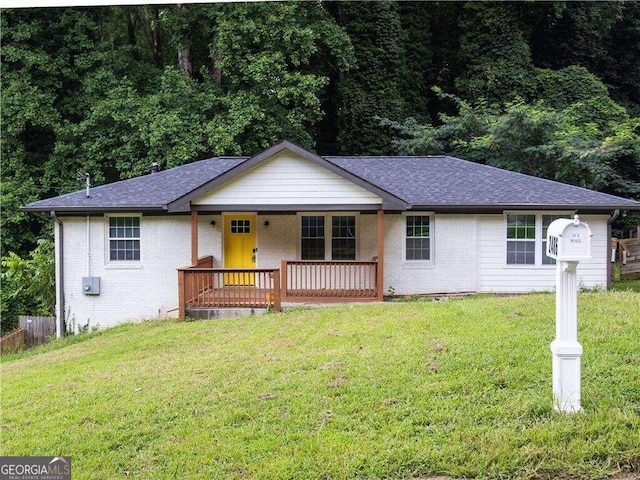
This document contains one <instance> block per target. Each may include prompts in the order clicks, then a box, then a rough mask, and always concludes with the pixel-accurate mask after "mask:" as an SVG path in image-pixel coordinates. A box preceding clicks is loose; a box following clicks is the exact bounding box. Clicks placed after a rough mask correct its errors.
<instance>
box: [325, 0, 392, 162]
mask: <svg viewBox="0 0 640 480" xmlns="http://www.w3.org/2000/svg"><path fill="white" fill-rule="evenodd" d="M337 15H338V23H339V24H340V25H341V26H342V27H343V28H344V29H345V30H346V32H347V34H348V35H349V37H350V38H351V41H352V43H353V46H354V49H355V55H356V60H357V67H356V68H355V69H352V70H351V71H350V72H348V73H343V74H342V75H341V76H340V80H339V84H338V117H337V124H338V131H337V144H338V151H339V152H340V153H349V154H385V153H390V152H391V135H390V132H387V131H385V130H383V129H381V128H380V126H379V124H378V122H376V120H375V117H376V116H385V117H388V118H400V117H401V115H402V114H403V112H404V102H403V99H402V95H401V94H400V79H399V72H400V70H399V69H400V66H401V54H402V38H401V36H402V35H401V25H400V14H399V7H398V4H397V3H394V2H390V1H380V2H341V3H339V5H338V12H337Z"/></svg>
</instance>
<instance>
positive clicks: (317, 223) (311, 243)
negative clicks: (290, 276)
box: [300, 215, 325, 260]
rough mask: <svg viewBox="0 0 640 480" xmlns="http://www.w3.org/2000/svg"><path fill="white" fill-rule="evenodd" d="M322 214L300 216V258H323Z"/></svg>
mask: <svg viewBox="0 0 640 480" xmlns="http://www.w3.org/2000/svg"><path fill="white" fill-rule="evenodd" d="M324 246H325V242H324V216H321V215H310V216H304V217H302V233H301V249H300V251H301V258H302V260H324Z"/></svg>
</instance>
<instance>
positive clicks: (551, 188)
mask: <svg viewBox="0 0 640 480" xmlns="http://www.w3.org/2000/svg"><path fill="white" fill-rule="evenodd" d="M325 158H326V159H327V160H329V161H330V162H332V163H334V164H336V165H338V166H340V167H342V168H344V169H345V170H348V171H350V172H351V173H353V174H355V175H357V176H359V177H361V178H362V179H364V180H366V181H368V182H371V183H374V184H375V185H377V186H378V187H380V188H382V189H384V190H387V191H388V192H390V193H393V194H394V195H395V196H397V197H399V198H401V199H403V200H404V201H405V202H407V203H408V204H410V205H413V206H427V207H428V206H434V207H438V206H460V207H464V206H509V205H516V206H523V207H525V206H538V205H541V206H545V205H549V206H575V207H579V206H582V207H589V206H590V207H607V208H609V207H616V208H624V207H625V206H626V207H629V208H640V203H638V202H634V201H633V200H628V199H625V198H621V197H616V196H614V195H609V194H606V193H600V192H596V191H593V190H588V189H586V188H580V187H576V186H573V185H567V184H563V183H559V182H555V181H552V180H545V179H542V178H537V177H532V176H530V175H524V174H521V173H516V172H511V171H508V170H502V169H499V168H495V167H490V166H487V165H481V164H478V163H474V162H470V161H467V160H462V159H459V158H455V157H450V156H425V157H325Z"/></svg>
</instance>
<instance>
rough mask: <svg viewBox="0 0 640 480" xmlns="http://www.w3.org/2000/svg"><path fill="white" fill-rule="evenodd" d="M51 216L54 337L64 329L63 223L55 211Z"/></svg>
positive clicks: (60, 335) (57, 336) (58, 336)
mask: <svg viewBox="0 0 640 480" xmlns="http://www.w3.org/2000/svg"><path fill="white" fill-rule="evenodd" d="M51 217H53V220H54V221H55V223H56V228H57V232H55V233H56V234H55V235H54V238H55V239H56V240H57V242H55V247H56V250H55V253H54V256H55V276H56V278H55V283H56V312H55V314H56V338H62V337H63V336H64V333H65V331H66V326H65V321H64V225H63V224H62V220H60V219H59V218H58V217H57V216H56V212H51Z"/></svg>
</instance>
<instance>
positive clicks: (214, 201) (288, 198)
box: [191, 152, 382, 205]
mask: <svg viewBox="0 0 640 480" xmlns="http://www.w3.org/2000/svg"><path fill="white" fill-rule="evenodd" d="M191 203H192V204H194V205H380V204H381V203H382V199H381V198H380V197H378V196H377V195H375V194H373V193H371V192H369V191H368V190H366V189H364V188H362V187H360V186H358V185H355V184H354V183H352V182H350V181H349V180H347V179H345V178H343V177H341V176H340V175H338V174H336V173H334V172H332V171H330V170H328V169H326V168H324V167H322V166H320V165H317V164H315V163H313V162H311V161H309V160H306V159H303V158H302V157H299V156H297V155H295V154H293V153H291V152H280V153H278V154H276V155H274V156H273V157H272V158H269V159H267V160H264V161H263V162H261V163H259V164H258V165H256V166H255V167H253V168H251V169H250V170H248V171H246V172H244V173H243V174H241V175H239V176H237V177H236V178H233V179H231V180H229V181H228V182H226V183H224V184H223V185H220V186H219V187H217V188H215V189H214V190H212V191H211V192H209V193H206V194H204V195H202V196H201V197H199V198H197V199H195V200H193V201H192V202H191Z"/></svg>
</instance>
